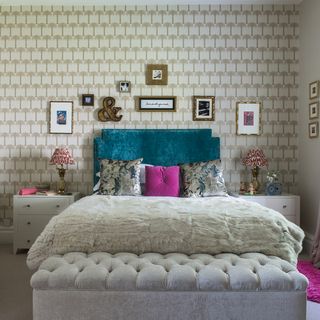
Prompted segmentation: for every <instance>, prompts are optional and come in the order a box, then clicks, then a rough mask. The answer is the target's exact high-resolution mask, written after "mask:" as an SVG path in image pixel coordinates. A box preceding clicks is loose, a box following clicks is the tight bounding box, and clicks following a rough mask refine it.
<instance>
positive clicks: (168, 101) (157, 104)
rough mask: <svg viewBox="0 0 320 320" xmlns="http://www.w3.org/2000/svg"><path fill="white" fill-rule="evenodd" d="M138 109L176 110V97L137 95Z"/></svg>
mask: <svg viewBox="0 0 320 320" xmlns="http://www.w3.org/2000/svg"><path fill="white" fill-rule="evenodd" d="M137 109H138V111H171V112H175V111H176V97H137Z"/></svg>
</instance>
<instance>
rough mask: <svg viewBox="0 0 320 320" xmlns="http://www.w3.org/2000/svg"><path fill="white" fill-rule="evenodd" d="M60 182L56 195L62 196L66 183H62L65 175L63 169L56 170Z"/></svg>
mask: <svg viewBox="0 0 320 320" xmlns="http://www.w3.org/2000/svg"><path fill="white" fill-rule="evenodd" d="M57 169H58V173H59V177H60V180H59V181H58V194H64V193H65V188H66V183H65V181H64V175H65V173H66V169H65V168H57Z"/></svg>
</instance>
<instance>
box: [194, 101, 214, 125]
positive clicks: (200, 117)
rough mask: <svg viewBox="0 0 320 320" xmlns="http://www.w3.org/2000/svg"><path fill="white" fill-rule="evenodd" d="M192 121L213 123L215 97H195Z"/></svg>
mask: <svg viewBox="0 0 320 320" xmlns="http://www.w3.org/2000/svg"><path fill="white" fill-rule="evenodd" d="M192 99H193V103H192V119H193V121H208V120H209V121H213V120H214V109H215V105H214V103H215V97H208V96H193V98H192Z"/></svg>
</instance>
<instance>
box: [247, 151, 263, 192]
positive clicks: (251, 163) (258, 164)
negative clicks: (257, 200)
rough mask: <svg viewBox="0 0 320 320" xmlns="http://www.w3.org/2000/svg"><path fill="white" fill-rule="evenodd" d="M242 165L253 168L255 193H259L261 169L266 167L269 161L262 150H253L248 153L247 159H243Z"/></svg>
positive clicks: (252, 181)
mask: <svg viewBox="0 0 320 320" xmlns="http://www.w3.org/2000/svg"><path fill="white" fill-rule="evenodd" d="M242 164H244V165H245V166H248V167H251V173H252V179H251V183H252V185H253V188H254V191H255V193H257V192H258V191H259V188H260V183H259V181H258V174H259V168H262V167H266V166H267V165H268V160H267V158H266V156H265V155H264V153H263V151H262V150H261V149H251V150H249V151H248V153H247V155H246V156H245V158H243V159H242Z"/></svg>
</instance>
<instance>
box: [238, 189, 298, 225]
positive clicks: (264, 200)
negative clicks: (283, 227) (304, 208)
mask: <svg viewBox="0 0 320 320" xmlns="http://www.w3.org/2000/svg"><path fill="white" fill-rule="evenodd" d="M239 197H240V198H241V199H245V200H247V201H252V202H257V203H259V204H261V205H263V206H265V207H267V208H269V209H273V210H276V211H278V212H280V213H281V214H283V215H284V216H285V217H286V218H287V219H288V220H289V221H291V222H293V223H295V224H296V225H298V226H299V225H300V197H299V196H296V195H293V194H285V193H284V194H282V195H279V196H266V195H264V194H257V195H254V196H250V195H249V196H247V195H239Z"/></svg>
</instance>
